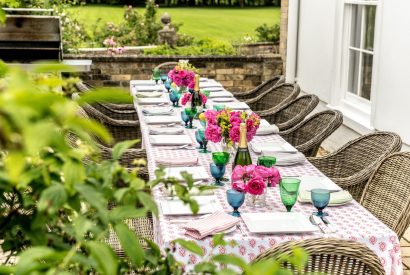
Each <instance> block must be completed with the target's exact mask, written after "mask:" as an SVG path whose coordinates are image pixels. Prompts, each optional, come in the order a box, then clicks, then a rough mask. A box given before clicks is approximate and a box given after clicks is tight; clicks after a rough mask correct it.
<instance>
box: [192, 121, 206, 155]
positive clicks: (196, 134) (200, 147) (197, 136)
mask: <svg viewBox="0 0 410 275" xmlns="http://www.w3.org/2000/svg"><path fill="white" fill-rule="evenodd" d="M188 121H189V118H188ZM195 139H196V142H198V143H199V148H197V149H199V150H202V149H204V143H203V142H202V139H201V136H200V135H199V131H198V130H196V131H195Z"/></svg>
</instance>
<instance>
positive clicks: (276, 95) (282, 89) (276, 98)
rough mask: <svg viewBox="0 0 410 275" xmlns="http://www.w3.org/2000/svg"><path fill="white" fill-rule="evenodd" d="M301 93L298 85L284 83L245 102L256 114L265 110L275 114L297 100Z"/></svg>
mask: <svg viewBox="0 0 410 275" xmlns="http://www.w3.org/2000/svg"><path fill="white" fill-rule="evenodd" d="M299 93H300V87H299V85H298V84H287V83H283V84H279V85H277V86H274V87H272V88H269V89H268V90H266V91H264V92H263V93H261V94H260V95H258V96H256V97H254V98H251V99H247V100H245V101H244V102H245V103H246V104H248V106H249V108H250V109H251V110H252V111H254V112H257V113H258V112H260V111H265V110H269V111H271V112H274V111H276V110H278V109H280V108H281V107H283V106H284V105H285V104H286V103H288V102H290V101H292V100H293V99H295V98H296V97H297V96H298V95H299Z"/></svg>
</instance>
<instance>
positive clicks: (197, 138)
mask: <svg viewBox="0 0 410 275" xmlns="http://www.w3.org/2000/svg"><path fill="white" fill-rule="evenodd" d="M195 139H196V142H198V144H199V148H197V149H199V150H202V149H204V143H203V142H202V139H201V136H200V135H199V131H198V130H196V131H195Z"/></svg>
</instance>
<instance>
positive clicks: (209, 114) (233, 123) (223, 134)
mask: <svg viewBox="0 0 410 275" xmlns="http://www.w3.org/2000/svg"><path fill="white" fill-rule="evenodd" d="M205 117H206V120H207V125H208V126H207V128H206V130H205V136H206V138H207V140H209V141H212V142H214V143H217V142H220V141H221V140H222V139H223V140H224V141H225V143H226V144H227V145H228V146H229V145H233V143H235V142H239V136H240V131H239V130H240V124H241V122H245V123H246V130H247V134H246V138H247V140H248V141H251V140H252V139H253V137H254V136H255V134H256V130H257V129H258V128H259V124H260V118H259V116H258V115H257V114H255V113H247V112H245V111H231V110H229V109H224V110H221V111H215V110H208V111H206V113H205Z"/></svg>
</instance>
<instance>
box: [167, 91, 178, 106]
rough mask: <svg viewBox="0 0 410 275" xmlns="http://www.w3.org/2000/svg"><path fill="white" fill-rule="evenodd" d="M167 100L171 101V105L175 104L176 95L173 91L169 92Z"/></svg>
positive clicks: (176, 100)
mask: <svg viewBox="0 0 410 275" xmlns="http://www.w3.org/2000/svg"><path fill="white" fill-rule="evenodd" d="M169 100H171V102H172V106H174V107H175V104H176V103H177V102H178V100H179V99H178V97H177V95H176V94H175V93H174V92H171V93H169Z"/></svg>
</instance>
